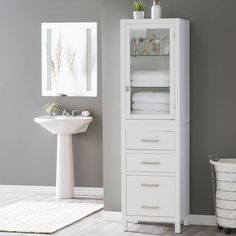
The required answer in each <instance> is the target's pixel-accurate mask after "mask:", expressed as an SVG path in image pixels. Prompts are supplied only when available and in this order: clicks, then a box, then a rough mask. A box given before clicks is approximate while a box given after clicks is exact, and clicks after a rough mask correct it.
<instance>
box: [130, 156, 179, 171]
mask: <svg viewBox="0 0 236 236" xmlns="http://www.w3.org/2000/svg"><path fill="white" fill-rule="evenodd" d="M126 170H127V171H141V172H166V173H174V172H175V155H174V154H149V153H140V154H134V153H127V155H126Z"/></svg>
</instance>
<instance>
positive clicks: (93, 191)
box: [0, 185, 103, 199]
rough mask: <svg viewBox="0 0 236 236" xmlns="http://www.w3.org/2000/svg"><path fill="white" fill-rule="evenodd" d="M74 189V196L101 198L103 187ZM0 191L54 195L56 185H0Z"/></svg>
mask: <svg viewBox="0 0 236 236" xmlns="http://www.w3.org/2000/svg"><path fill="white" fill-rule="evenodd" d="M74 190H75V196H76V197H83V198H101V199H103V188H90V187H88V188H87V187H75V188H74ZM0 193H19V194H48V195H54V194H55V193H56V187H55V186H31V185H0Z"/></svg>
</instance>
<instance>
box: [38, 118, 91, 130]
mask: <svg viewBox="0 0 236 236" xmlns="http://www.w3.org/2000/svg"><path fill="white" fill-rule="evenodd" d="M34 121H35V122H36V123H38V124H40V125H41V126H43V127H44V128H45V129H46V130H48V131H49V132H51V133H52V134H78V133H83V132H86V131H87V129H88V126H89V124H90V123H91V122H92V121H93V118H92V117H91V116H90V117H82V116H75V117H74V116H39V117H36V118H35V119H34Z"/></svg>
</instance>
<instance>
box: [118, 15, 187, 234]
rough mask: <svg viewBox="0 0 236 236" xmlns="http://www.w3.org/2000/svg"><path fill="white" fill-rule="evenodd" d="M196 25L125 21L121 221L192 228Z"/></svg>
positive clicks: (123, 27)
mask: <svg viewBox="0 0 236 236" xmlns="http://www.w3.org/2000/svg"><path fill="white" fill-rule="evenodd" d="M189 111H190V109H189V21H186V20H183V19H157V20H150V19H143V20H121V154H122V155H121V169H122V170H121V171H122V173H121V174H122V219H123V227H124V230H128V222H167V223H174V224H175V232H176V233H180V232H181V224H182V223H185V224H188V215H189V122H190V115H189Z"/></svg>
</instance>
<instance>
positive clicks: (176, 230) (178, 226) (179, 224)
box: [175, 222, 181, 234]
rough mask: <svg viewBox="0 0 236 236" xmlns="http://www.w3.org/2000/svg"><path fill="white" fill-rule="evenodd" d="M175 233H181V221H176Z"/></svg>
mask: <svg viewBox="0 0 236 236" xmlns="http://www.w3.org/2000/svg"><path fill="white" fill-rule="evenodd" d="M175 233H176V234H180V233H181V223H180V222H175Z"/></svg>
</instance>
